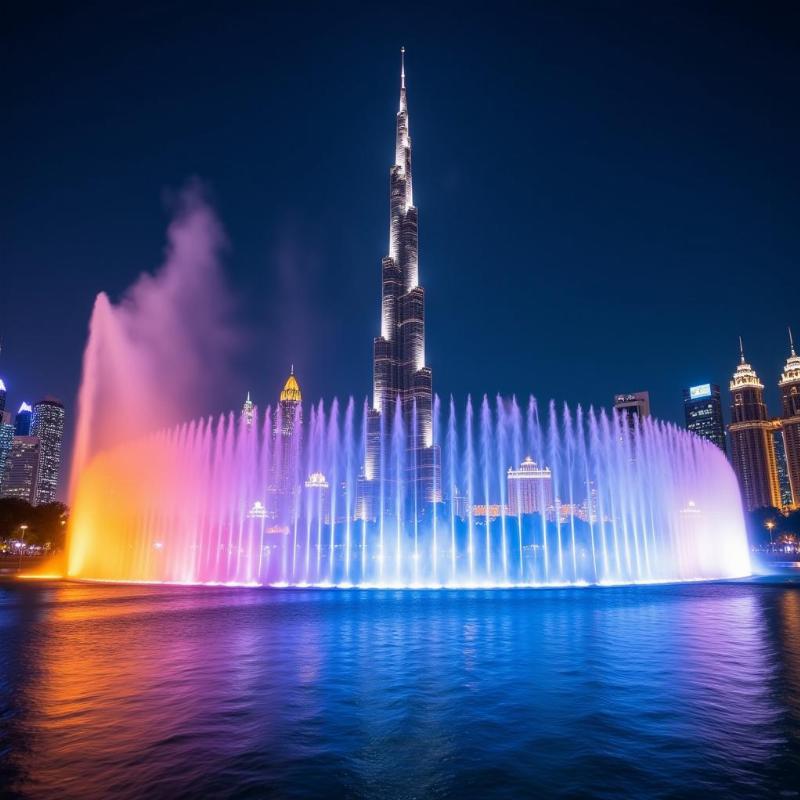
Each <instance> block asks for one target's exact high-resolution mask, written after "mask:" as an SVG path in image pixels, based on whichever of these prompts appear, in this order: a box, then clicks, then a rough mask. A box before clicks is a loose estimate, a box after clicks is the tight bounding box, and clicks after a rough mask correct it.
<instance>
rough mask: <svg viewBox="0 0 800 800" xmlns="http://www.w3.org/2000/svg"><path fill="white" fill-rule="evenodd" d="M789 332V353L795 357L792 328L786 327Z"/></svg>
mask: <svg viewBox="0 0 800 800" xmlns="http://www.w3.org/2000/svg"><path fill="white" fill-rule="evenodd" d="M786 327H787V328H788V330H789V352H790V353H791V354H792V356H794V339H793V338H792V326H791V325H787V326H786Z"/></svg>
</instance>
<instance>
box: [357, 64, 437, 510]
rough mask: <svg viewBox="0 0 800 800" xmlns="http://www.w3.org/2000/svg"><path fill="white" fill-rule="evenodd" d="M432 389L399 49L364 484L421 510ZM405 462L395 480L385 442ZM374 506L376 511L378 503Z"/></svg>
mask: <svg viewBox="0 0 800 800" xmlns="http://www.w3.org/2000/svg"><path fill="white" fill-rule="evenodd" d="M433 424H434V421H433V388H432V374H431V370H430V367H428V366H427V365H426V364H425V290H424V289H423V288H422V286H420V284H419V239H418V211H417V207H416V206H415V205H414V187H413V181H412V171H411V134H410V133H409V125H408V97H407V93H406V75H405V49H404V48H403V49H401V68H400V104H399V108H398V111H397V118H396V132H395V154H394V164H393V165H392V166H391V168H390V170H389V252H388V255H386V256H384V258H383V259H382V261H381V333H380V336H377V337H376V338H375V340H374V348H373V392H372V409H371V412H370V415H369V420H368V431H367V453H366V463H365V478H366V480H367V481H368V482H370V483H373V482H374V483H379V482H380V481H381V479H383V481H384V483H385V482H386V481H392V482H393V481H397V480H401V481H403V483H404V484H405V486H406V487H407V491H408V498H407V499H408V501H409V502H410V503H413V504H414V506H415V508H416V509H417V512H418V513H419V512H421V510H422V509H424V508H425V507H426V506H428V505H430V504H431V503H434V502H438V501H440V500H441V479H440V468H439V455H438V452H439V451H438V448H437V447H435V446H434V441H433V440H434V436H433ZM399 426H402V436H403V439H404V441H405V443H406V458H405V459H404V465H403V467H402V469H401V472H402V473H403V474H398V468H397V467H396V466H395V465H389V464H387V458H386V453H387V451H388V440H389V439H390V438H391V437H392V436H394V437H397V435H398V427H399ZM372 507H373V508H374V509H376V508H377V504H375V503H373V504H372Z"/></svg>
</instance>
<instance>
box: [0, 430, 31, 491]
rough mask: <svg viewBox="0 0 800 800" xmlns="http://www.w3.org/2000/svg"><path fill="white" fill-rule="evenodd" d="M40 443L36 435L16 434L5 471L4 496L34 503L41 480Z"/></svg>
mask: <svg viewBox="0 0 800 800" xmlns="http://www.w3.org/2000/svg"><path fill="white" fill-rule="evenodd" d="M39 458H40V443H39V439H38V438H37V437H36V436H15V437H14V440H13V441H12V443H11V451H10V452H9V454H8V457H7V458H6V464H5V472H4V473H3V488H2V492H0V494H2V496H3V497H14V498H16V499H17V500H25V501H26V502H28V503H34V502H35V499H36V487H37V484H38V481H39Z"/></svg>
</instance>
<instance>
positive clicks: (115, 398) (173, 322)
mask: <svg viewBox="0 0 800 800" xmlns="http://www.w3.org/2000/svg"><path fill="white" fill-rule="evenodd" d="M225 246H226V239H225V235H224V232H223V230H222V227H221V225H220V223H219V222H218V220H217V218H216V216H215V214H214V212H213V211H212V209H211V207H210V206H209V205H208V203H207V202H206V200H205V197H204V193H203V189H202V186H201V185H200V184H199V183H198V182H193V183H191V184H190V185H188V186H187V188H185V189H184V191H182V192H181V193H180V194H179V195H178V197H177V198H176V202H175V214H174V218H173V220H172V222H171V224H170V225H169V228H168V231H167V247H166V254H165V260H164V263H163V265H162V267H161V268H160V269H159V270H158V271H157V272H156V273H155V274H152V275H151V274H142V275H141V276H140V278H139V279H138V280H137V281H136V283H135V284H134V285H133V286H132V287H131V288H130V289H129V290H128V291H127V293H126V294H125V295H124V296H123V297H122V299H121V301H120V302H119V303H118V304H116V305H115V304H113V303H112V302H111V300H110V299H109V297H108V296H107V295H106V294H105V293H104V292H103V293H100V294H99V295H98V296H97V299H96V301H95V304H94V309H93V312H92V317H91V321H90V325H89V339H88V342H87V346H86V350H85V353H84V359H83V374H82V379H81V388H80V393H79V397H78V424H77V431H76V439H75V448H74V451H73V460H72V468H71V474H70V490H69V494H70V502H71V505H72V509H73V510H72V524H71V536H70V547H69V571H70V572H71V573H76V572H77V573H80V572H82V571H83V569H84V567H83V566H82V565H84V564H85V563H86V562H85V558H87V557H89V555H90V553H89V549H92V548H93V549H98V545H99V544H100V543H99V542H96V541H92V539H91V538H90V537H87V536H85V535H84V534H83V531H84V530H85V529H86V526H87V524H88V522H87V521H88V520H92V519H94V518H95V517H96V515H97V514H98V513H99V508H101V507H103V506H104V505H105V504H106V503H112V504H116V505H117V506H118V508H117V509H115V510H114V516H115V518H118V516H119V514H122V518H123V519H128V514H125V513H123V509H127V510H128V512H129V513H135V514H138V513H141V511H142V510H143V509H142V508H138V509H135V508H133V507H130V505H129V504H130V502H131V496H130V493H129V488H130V487H129V484H128V483H127V482H126V481H122V482H120V483H118V484H114V485H112V486H105V487H104V488H103V491H110V492H111V493H112V494H111V496H110V497H105V498H102V497H97V496H95V495H94V491H95V488H93V478H92V477H91V476H93V475H94V474H95V473H96V472H97V471H98V470H99V469H101V465H102V463H104V462H105V461H106V460H107V459H108V457H109V456H108V454H109V452H111V451H118V449H119V448H120V447H123V446H124V445H125V444H126V443H127V447H128V455H129V457H130V458H131V459H134V458H137V457H141V458H144V459H145V461H144V462H143V463H140V464H135V465H134V464H131V475H138V474H140V475H141V476H142V478H141V479H142V480H143V481H145V482H148V483H149V481H150V475H149V472H148V471H149V466H150V465H149V463H148V462H147V460H146V459H148V458H149V457H150V456H151V455H152V454H151V452H150V450H149V449H147V448H145V449H144V450H143V440H142V437H143V436H146V435H147V434H149V433H151V432H152V431H153V430H154V429H156V428H160V429H168V428H171V427H172V426H174V425H177V424H179V423H180V422H182V421H184V420H187V419H191V418H192V417H194V416H195V415H197V414H198V413H204V412H205V411H206V410H207V409H206V408H205V407H204V402H205V401H206V400H207V398H208V395H209V392H208V387H209V385H211V384H212V383H213V382H215V381H221V380H222V379H223V378H224V377H225V375H226V370H225V366H224V364H225V358H226V356H227V355H228V353H229V352H230V350H231V348H232V346H233V344H234V343H235V341H236V338H237V337H236V334H235V333H234V332H233V328H232V326H231V324H230V322H229V317H230V312H231V310H232V303H231V301H230V299H229V296H228V293H227V291H226V289H225V286H224V281H223V277H222V272H221V269H220V261H219V258H220V254H221V252H222V251H223V249H224V248H225ZM221 435H222V429H221V426H220V425H219V424H218V425H216V426H213V436H212V425H211V422H210V421H205V422H202V421H201V422H196V423H195V425H194V426H193V427H192V428H191V429H188V428H187V429H186V430H185V431H184V433H183V437H182V439H181V442H182V443H181V444H179V443H178V442H177V441H175V440H170V439H168V438H167V436H166V434H163V435H162V439H161V441H162V442H163V444H162V452H161V453H160V454H159V455H158V458H159V459H162V458H163V459H170V458H173V459H174V458H175V456H176V453H177V452H178V451H179V450H183V455H185V456H186V457H187V458H188V457H189V453H188V452H187V451H186V448H187V446H188V445H187V442H189V441H191V446H193V447H200V446H201V444H204V445H205V446H209V445H210V443H212V442H216V441H217V440H218V439H220V437H221ZM200 440H202V443H201V442H200ZM175 466H176V468H177V466H178V465H177V464H175ZM219 466H220V462H219V459H213V460H211V459H210V460H209V464H208V465H207V468H208V469H214V470H218V469H219ZM120 477H122V476H120ZM188 478H189V476H187V474H186V472H185V470H178V471H176V474H175V476H174V477H173V478H172V480H173V481H178V480H182V481H185V480H188ZM194 479H197V476H194ZM154 491H156V492H157V491H158V489H157V487H154ZM144 502H145V503H146V505H145V508H151V507H152V503H151V501H150V499H149V498H145V499H144ZM211 502H219V498H214V499H213V501H212V500H211V499H210V498H204V499H203V505H202V506H201V507H202V508H205V511H204V512H203V514H204V516H203V522H204V524H210V519H211V518H210V517H209V514H211V513H212V509H211V508H210V506H209V505H207V503H211ZM189 511H191V512H192V513H196V514H200V513H201V511H200V507H198V508H193V509H187V512H189ZM152 513H154V512H152ZM213 513H217V512H216V510H215V511H214V512H213ZM123 527H124V526H123ZM111 535H112V537H113V536H114V535H115V534H111ZM111 542H115V540H114V539H113V538H112V539H111V541H110V542H109V544H108V545H107V546H105V547H102V548H100V549H101V550H102V552H103V555H101V554H100V553H94V554H92V558H94V559H96V558H105V559H109V560H111V561H113V560H114V559H115V558H117V557H119V554H118V553H115V552H113V551H114V549H115V548H114V546H113V545H112V544H111ZM139 544H141V543H139ZM140 568H141V565H140ZM191 572H192V570H191V569H187V572H186V574H191Z"/></svg>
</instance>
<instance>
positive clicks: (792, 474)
mask: <svg viewBox="0 0 800 800" xmlns="http://www.w3.org/2000/svg"><path fill="white" fill-rule="evenodd" d="M778 389H779V390H780V393H781V427H782V428H783V443H784V450H785V452H786V467H787V472H788V473H789V485H790V487H791V490H792V505H793V506H794V507H797V506H800V356H798V355H797V354H796V353H795V350H794V339H793V338H792V331H791V329H789V358H788V359H786V364H785V366H784V368H783V373H782V374H781V379H780V381H778Z"/></svg>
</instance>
